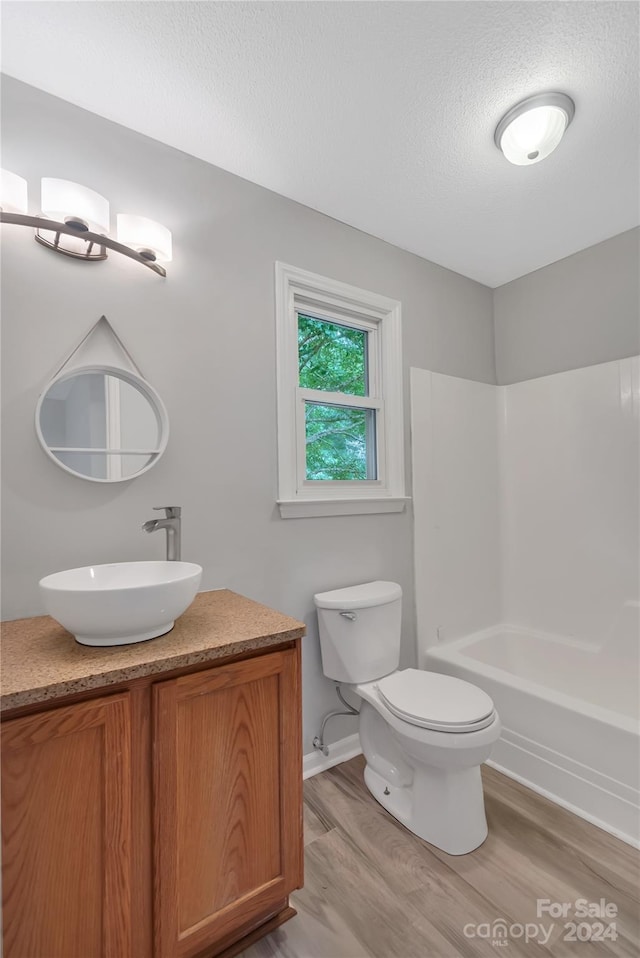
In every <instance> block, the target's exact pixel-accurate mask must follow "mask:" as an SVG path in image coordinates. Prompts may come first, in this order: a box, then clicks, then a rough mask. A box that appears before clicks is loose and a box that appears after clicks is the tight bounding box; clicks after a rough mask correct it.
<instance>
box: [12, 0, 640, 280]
mask: <svg viewBox="0 0 640 958" xmlns="http://www.w3.org/2000/svg"><path fill="white" fill-rule="evenodd" d="M638 12H639V7H638V4H637V3H635V2H620V3H618V2H572V3H568V2H531V3H529V2H515V3H512V2H417V3H416V2H408V3H406V2H401V0H397V2H382V3H380V2H375V3H369V2H356V3H352V2H337V3H336V2H328V3H327V2H323V0H317V2H306V3H305V2H302V3H296V2H294V3H289V2H271V3H262V2H249V3H245V2H236V3H227V2H199V3H191V2H159V3H156V2H132V0H128V2H123V3H113V2H111V3H104V2H100V0H95V2H45V3H40V2H7V0H5V2H3V3H2V27H3V30H2V66H3V70H4V72H6V73H8V74H10V75H12V76H14V77H17V78H18V79H20V80H23V81H25V82H26V83H30V84H32V85H34V86H36V87H39V88H41V89H43V90H46V91H48V92H49V93H53V94H55V95H56V96H59V97H62V98H64V99H65V100H69V101H71V102H72V103H75V104H78V105H79V106H82V107H85V108H86V109H88V110H92V111H93V112H95V113H98V114H99V115H101V116H104V117H107V118H108V119H110V120H115V121H117V122H118V123H122V124H124V125H125V126H127V127H130V128H132V129H134V130H138V131H139V132H141V133H145V134H147V135H148V136H151V137H154V138H156V139H157V140H161V141H162V142H164V143H168V144H169V145H171V146H174V147H177V148H179V149H181V150H184V151H185V152H187V153H191V154H193V155H194V156H197V157H200V158H202V159H204V160H207V161H209V162H211V163H214V164H215V165H217V166H220V167H223V168H224V169H226V170H230V171H232V172H233V173H237V174H239V175H240V176H243V177H245V178H247V179H249V180H253V181H254V182H256V183H260V184H261V185H263V186H266V187H268V188H269V189H271V190H275V191H276V192H277V193H281V194H283V195H284V196H288V197H291V198H292V199H295V200H298V201H299V202H301V203H304V204H306V205H307V206H310V207H313V208H314V209H317V210H321V211H322V212H323V213H327V214H328V215H330V216H333V217H335V218H336V219H339V220H342V221H344V222H345V223H349V224H351V225H352V226H355V227H358V228H359V229H362V230H365V231H366V232H368V233H372V234H373V235H375V236H379V237H381V238H383V239H385V240H387V241H389V242H390V243H394V244H396V245H397V246H401V247H403V248H404V249H408V250H411V251H412V252H414V253H418V254H419V255H420V256H424V257H426V258H427V259H430V260H433V261H434V262H436V263H440V264H442V265H443V266H447V267H449V268H450V269H453V270H456V271H458V272H460V273H463V274H465V275H467V276H470V277H473V278H474V279H477V280H480V281H481V282H483V283H486V284H487V285H489V286H498V285H501V284H502V283H505V282H507V281H509V280H511V279H514V278H515V277H517V276H520V275H522V274H524V273H528V272H530V271H532V270H534V269H537V268H539V267H541V266H544V265H546V264H547V263H550V262H553V261H554V260H557V259H560V258H562V257H564V256H568V255H569V254H571V253H573V252H576V251H577V250H579V249H583V248H584V247H587V246H591V245H592V244H593V243H597V242H598V241H600V240H602V239H605V238H607V237H609V236H613V235H615V234H616V233H620V232H622V231H623V230H626V229H630V228H631V227H633V226H635V225H637V223H638V220H639V217H638V206H639V203H638V141H639V133H638V118H639V114H640V110H639V91H638V45H639V41H638ZM552 89H558V90H563V91H565V92H566V93H568V94H569V95H570V96H572V97H573V99H574V100H575V102H576V116H575V120H574V122H573V124H572V126H571V127H570V128H569V130H568V132H567V135H566V137H565V139H564V141H563V143H562V144H561V146H560V148H559V149H558V150H557V151H556V152H555V153H554V154H553V155H552V156H551V157H549V158H548V159H547V160H545V161H543V162H541V163H539V164H536V165H534V166H531V167H516V166H512V165H511V164H509V163H507V161H506V160H505V159H504V157H503V156H502V154H501V153H499V151H498V150H497V149H496V148H495V146H494V143H493V131H494V128H495V125H496V123H497V121H498V120H499V119H500V117H501V116H502V114H503V113H504V112H506V110H507V109H508V108H509V107H511V106H512V105H513V104H514V103H515V102H516V101H517V100H519V99H521V98H523V97H525V96H529V95H531V94H534V93H538V92H541V91H545V90H552Z"/></svg>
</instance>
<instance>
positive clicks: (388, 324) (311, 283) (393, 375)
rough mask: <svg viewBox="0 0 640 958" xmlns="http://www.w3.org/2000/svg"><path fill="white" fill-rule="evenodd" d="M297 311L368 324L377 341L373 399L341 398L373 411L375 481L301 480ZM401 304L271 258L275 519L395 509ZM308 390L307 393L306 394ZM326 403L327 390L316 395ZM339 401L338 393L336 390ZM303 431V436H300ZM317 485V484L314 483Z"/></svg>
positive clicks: (400, 434) (400, 480)
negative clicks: (275, 402) (275, 407)
mask: <svg viewBox="0 0 640 958" xmlns="http://www.w3.org/2000/svg"><path fill="white" fill-rule="evenodd" d="M299 310H308V311H309V312H311V313H312V314H313V313H314V312H318V313H319V314H320V315H321V316H324V317H327V318H328V319H335V320H337V321H340V319H343V320H344V321H345V322H348V321H349V320H350V319H351V320H352V321H355V322H356V323H357V324H358V325H362V326H363V327H366V326H368V327H369V328H370V329H371V330H373V331H374V332H375V335H376V336H377V337H378V339H379V345H378V349H379V355H380V364H379V379H380V382H378V383H377V384H376V389H375V392H376V396H375V397H371V398H368V397H365V398H362V397H356V396H353V397H352V396H349V405H355V406H358V405H361V406H364V407H366V408H369V409H371V408H376V415H377V425H376V432H377V439H378V476H379V479H377V480H362V481H349V480H347V481H342V482H324V481H323V482H317V483H316V482H310V481H308V480H304V479H303V472H302V473H301V469H302V470H303V468H304V464H303V463H302V452H301V450H302V449H303V447H302V444H301V441H300V430H301V429H303V428H304V427H303V424H302V425H301V416H300V414H299V411H300V410H301V409H303V408H304V400H305V398H307V399H308V398H309V396H310V392H311V391H310V390H306V389H301V388H300V387H299V385H298V319H297V314H298V311H299ZM401 313H402V309H401V304H400V303H399V302H398V300H395V299H388V298H387V297H386V296H381V295H379V294H378V293H371V292H369V291H368V290H364V289H358V287H356V286H350V285H349V284H347V283H341V282H339V281H338V280H333V279H328V278H327V277H325V276H319V275H318V274H316V273H310V272H308V271H307V270H304V269H299V268H298V267H296V266H288V265H286V264H285V263H276V347H277V348H276V365H277V399H278V475H279V482H278V505H279V507H280V515H281V517H282V518H283V519H291V518H296V517H305V516H306V517H311V516H342V515H358V514H362V513H377V512H402V510H403V509H404V507H405V503H406V502H407V498H406V497H405V485H404V428H403V415H404V405H403V403H404V401H403V389H402V315H401ZM313 392H314V394H315V391H313ZM320 395H321V396H322V397H323V398H324V399H325V401H327V402H330V400H331V396H332V395H333V394H332V393H328V392H327V393H322V394H320V393H318V396H320ZM339 395H340V399H341V400H342V401H343V402H344V400H345V396H344V395H343V394H339ZM302 435H304V433H302ZM320 487H321V488H320Z"/></svg>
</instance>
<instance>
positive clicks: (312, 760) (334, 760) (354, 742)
mask: <svg viewBox="0 0 640 958" xmlns="http://www.w3.org/2000/svg"><path fill="white" fill-rule="evenodd" d="M361 753H362V749H361V748H360V736H359V735H358V733H357V732H355V733H354V734H353V735H347V737H346V738H341V739H339V740H338V741H337V742H332V743H331V745H329V754H328V755H323V754H322V752H320V751H318V749H314V750H313V752H309V753H308V754H307V755H305V756H304V757H303V759H302V777H303V778H311V777H312V776H313V775H318V774H319V773H320V772H325V771H326V770H327V769H328V768H333V766H334V765H341V764H342V762H347V761H348V760H349V759H350V758H353V757H354V756H355V755H360V754H361Z"/></svg>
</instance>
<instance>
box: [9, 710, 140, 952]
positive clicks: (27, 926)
mask: <svg viewBox="0 0 640 958" xmlns="http://www.w3.org/2000/svg"><path fill="white" fill-rule="evenodd" d="M131 848H132V828H131V720H130V710H129V696H128V694H127V693H125V694H121V695H111V696H109V697H105V698H99V699H96V700H93V701H89V702H80V703H78V704H76V705H68V706H66V707H64V708H58V709H53V710H51V711H50V712H43V713H36V714H35V715H28V716H25V717H23V718H16V719H13V720H12V721H9V722H4V723H3V726H2V887H3V899H4V902H3V933H4V934H3V939H4V956H5V958H76V956H77V958H89V956H93V955H95V956H98V955H100V956H102V955H105V956H112V958H116V956H124V955H129V954H131V922H132V909H131Z"/></svg>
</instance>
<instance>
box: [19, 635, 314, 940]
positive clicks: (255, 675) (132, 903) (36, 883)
mask: <svg viewBox="0 0 640 958" xmlns="http://www.w3.org/2000/svg"><path fill="white" fill-rule="evenodd" d="M152 678H153V679H155V681H152ZM101 692H102V695H101V696H100V697H97V698H95V699H89V700H87V701H78V702H75V703H72V704H68V705H64V706H60V707H57V708H51V709H49V710H48V711H41V712H36V713H33V714H29V715H24V716H21V717H16V718H9V720H8V721H4V722H3V725H2V836H3V896H4V958H76V956H77V958H94V956H95V958H99V956H100V958H102V956H104V958H128V956H129V958H196V956H198V958H200V956H214V955H219V954H224V955H225V956H227V955H231V954H235V953H236V950H240V949H241V947H244V945H245V944H246V945H248V944H249V943H250V942H251V941H252V940H254V938H256V937H260V929H261V928H262V927H264V930H269V929H270V928H271V927H276V926H277V925H278V924H280V923H281V922H282V921H284V920H286V919H287V918H288V917H291V915H293V914H295V912H294V911H293V910H292V909H290V908H289V907H288V895H289V893H290V892H291V891H293V889H295V888H297V887H300V886H301V884H302V768H301V735H300V732H301V729H300V722H301V709H300V659H299V641H298V642H295V643H293V642H290V643H287V645H286V646H278V647H275V649H273V650H271V649H265V650H264V651H263V652H262V653H261V654H258V655H253V656H252V657H249V658H245V659H241V660H235V661H230V662H226V663H225V662H222V664H219V665H213V666H212V665H209V666H207V667H204V668H202V669H201V670H200V671H189V672H188V673H186V674H177V675H173V676H172V677H170V678H166V679H163V678H162V677H161V676H153V677H149V679H148V680H145V681H144V682H141V681H140V680H138V681H136V682H134V683H132V685H131V687H130V688H129V689H126V688H124V689H123V690H122V691H117V692H114V693H113V694H105V690H104V689H102V690H101Z"/></svg>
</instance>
